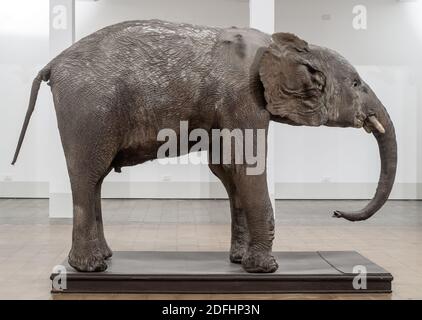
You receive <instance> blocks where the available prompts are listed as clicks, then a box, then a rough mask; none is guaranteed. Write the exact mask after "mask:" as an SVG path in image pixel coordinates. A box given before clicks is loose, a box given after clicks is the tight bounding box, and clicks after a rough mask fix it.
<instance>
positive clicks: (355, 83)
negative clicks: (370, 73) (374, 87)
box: [352, 79, 360, 88]
mask: <svg viewBox="0 0 422 320" xmlns="http://www.w3.org/2000/svg"><path fill="white" fill-rule="evenodd" d="M352 86H353V88H357V87H359V86H360V80H359V79H355V80H353V83H352Z"/></svg>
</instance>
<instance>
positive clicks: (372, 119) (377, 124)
mask: <svg viewBox="0 0 422 320" xmlns="http://www.w3.org/2000/svg"><path fill="white" fill-rule="evenodd" d="M368 120H369V121H370V122H371V123H372V125H373V126H374V127H375V129H377V130H378V131H379V132H380V133H385V129H384V127H383V126H382V124H381V122H379V121H378V119H377V117H376V116H369V117H368Z"/></svg>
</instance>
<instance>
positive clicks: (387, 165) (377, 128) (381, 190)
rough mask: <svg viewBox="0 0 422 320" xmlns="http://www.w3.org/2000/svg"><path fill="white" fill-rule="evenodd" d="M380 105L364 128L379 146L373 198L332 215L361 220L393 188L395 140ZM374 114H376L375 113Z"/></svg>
mask: <svg viewBox="0 0 422 320" xmlns="http://www.w3.org/2000/svg"><path fill="white" fill-rule="evenodd" d="M379 105H380V106H381V108H380V109H378V110H377V111H376V112H371V113H370V116H368V118H367V120H366V123H365V128H370V129H369V130H370V131H372V132H373V134H374V136H375V138H376V140H377V142H378V147H379V153H380V158H381V173H380V177H379V181H378V187H377V191H376V193H375V196H374V197H373V199H372V200H371V201H370V202H369V203H368V204H367V205H366V207H365V208H363V209H362V210H360V211H356V212H342V211H335V212H334V215H333V216H334V217H338V218H345V219H347V220H349V221H361V220H366V219H368V218H370V217H371V216H372V215H374V214H375V213H376V212H377V211H378V210H379V209H380V208H381V207H382V206H383V205H384V203H385V202H386V201H387V199H388V196H389V195H390V192H391V189H392V188H393V184H394V179H395V176H396V169H397V142H396V134H395V131H394V125H393V123H392V121H391V119H390V116H389V115H388V113H387V111H386V110H385V108H384V107H383V106H382V105H381V103H379ZM375 114H376V115H375Z"/></svg>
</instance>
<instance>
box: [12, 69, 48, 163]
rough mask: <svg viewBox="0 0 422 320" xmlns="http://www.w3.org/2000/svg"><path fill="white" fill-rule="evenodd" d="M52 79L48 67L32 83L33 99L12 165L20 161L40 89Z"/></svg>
mask: <svg viewBox="0 0 422 320" xmlns="http://www.w3.org/2000/svg"><path fill="white" fill-rule="evenodd" d="M49 79H50V66H49V65H47V66H46V67H45V68H44V69H42V70H41V71H40V72H39V73H38V75H37V76H36V77H35V79H34V81H33V82H32V88H31V97H30V99H29V106H28V110H27V111H26V116H25V120H24V122H23V125H22V130H21V134H20V136H19V141H18V145H17V147H16V151H15V155H14V157H13V161H12V165H14V164H15V163H16V160H17V159H18V155H19V151H20V149H21V146H22V142H23V138H24V137H25V133H26V129H27V128H28V124H29V119H31V115H32V112H33V111H34V108H35V103H36V102H37V97H38V90H39V89H40V86H41V82H42V81H48V80H49Z"/></svg>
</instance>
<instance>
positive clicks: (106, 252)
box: [100, 239, 113, 259]
mask: <svg viewBox="0 0 422 320" xmlns="http://www.w3.org/2000/svg"><path fill="white" fill-rule="evenodd" d="M100 251H101V254H102V256H103V258H104V259H109V258H111V257H112V256H113V251H112V250H111V249H110V247H109V246H108V244H107V242H106V241H105V239H104V240H102V241H100Z"/></svg>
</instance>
